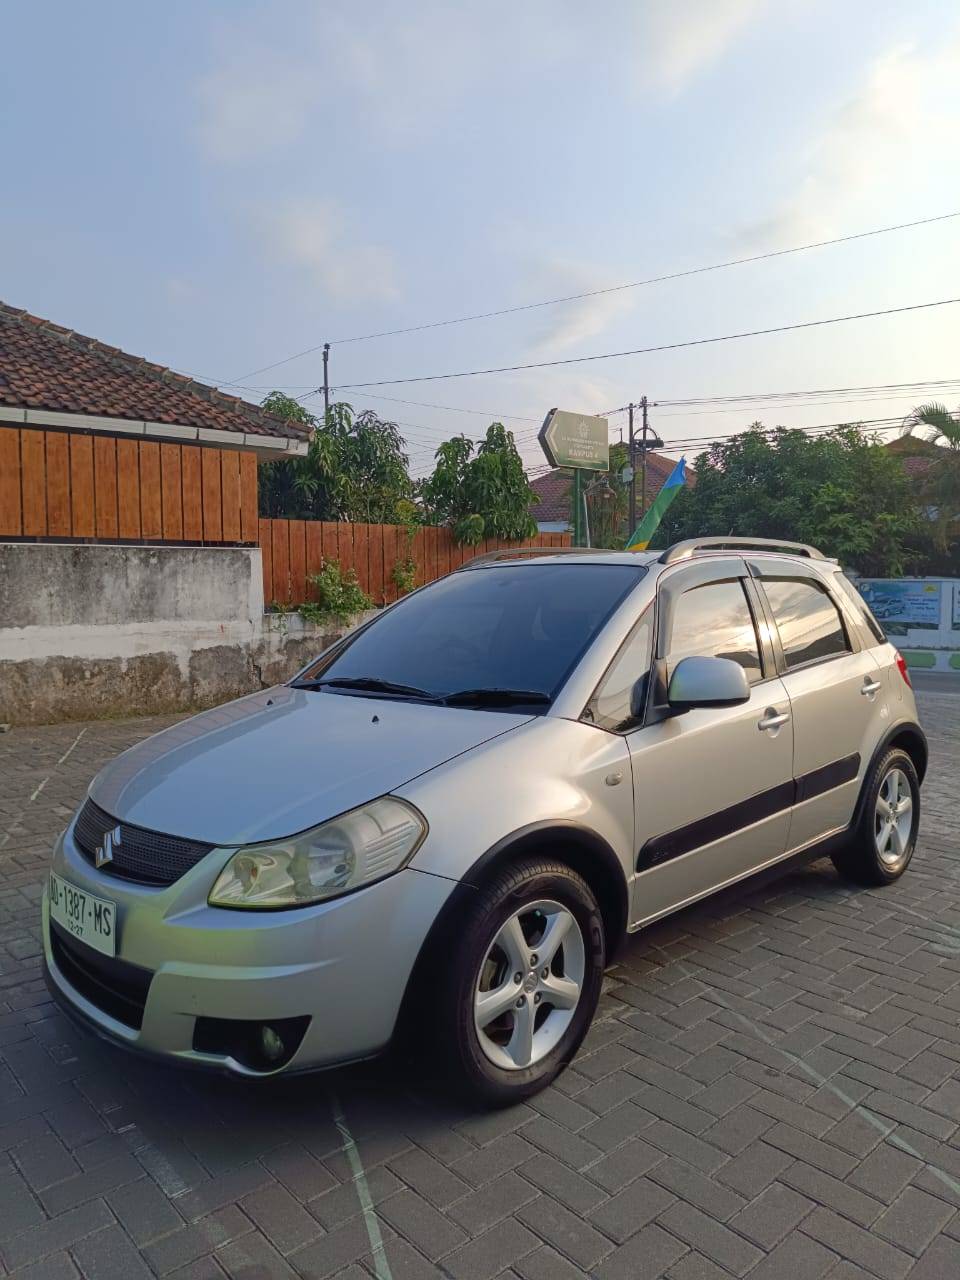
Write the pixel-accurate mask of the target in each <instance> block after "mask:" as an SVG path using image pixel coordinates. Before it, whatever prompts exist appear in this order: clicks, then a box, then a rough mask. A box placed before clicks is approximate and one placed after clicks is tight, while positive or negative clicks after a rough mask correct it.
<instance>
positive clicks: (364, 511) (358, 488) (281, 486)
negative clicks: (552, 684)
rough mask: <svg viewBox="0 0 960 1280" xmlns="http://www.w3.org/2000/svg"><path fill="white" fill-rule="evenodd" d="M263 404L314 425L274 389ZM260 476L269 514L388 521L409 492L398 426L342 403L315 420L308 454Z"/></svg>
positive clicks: (262, 507)
mask: <svg viewBox="0 0 960 1280" xmlns="http://www.w3.org/2000/svg"><path fill="white" fill-rule="evenodd" d="M263 403H264V405H265V406H267V407H269V408H270V409H271V411H272V412H274V413H276V414H277V415H278V416H280V417H291V418H296V419H297V420H298V421H309V422H312V423H314V424H316V419H314V418H313V417H312V416H311V415H310V414H308V413H306V410H304V409H303V406H302V405H300V404H298V403H297V401H295V400H290V398H289V396H284V395H283V394H282V393H281V392H279V391H272V392H271V393H270V395H269V396H267V398H266V400H265V401H264V402H263ZM301 415H305V416H301ZM265 473H267V474H265ZM260 475H261V482H260V495H261V497H260V510H261V514H262V515H267V516H289V517H295V518H297V519H306V520H359V521H364V522H367V523H373V524H387V523H390V522H392V521H394V520H396V519H397V518H398V511H399V510H400V509H401V504H402V503H404V502H409V501H410V499H411V498H412V497H413V493H414V485H413V481H412V480H411V478H410V472H409V470H408V458H407V455H406V453H405V452H404V449H403V437H402V436H401V434H400V428H399V426H398V425H397V424H396V423H395V422H387V421H384V420H383V419H381V418H379V417H378V416H377V414H376V413H374V412H373V410H372V409H367V410H365V411H364V412H363V413H360V414H357V415H356V416H355V415H354V412H353V409H352V408H351V407H350V405H348V404H343V403H339V404H334V405H331V406H330V412H329V413H328V414H327V416H326V418H325V420H324V421H323V422H322V423H319V424H316V429H315V431H314V433H313V435H312V437H311V439H310V445H309V452H308V453H307V456H306V457H305V458H292V459H290V460H289V461H284V462H271V463H267V465H266V466H265V467H262V468H261V471H260Z"/></svg>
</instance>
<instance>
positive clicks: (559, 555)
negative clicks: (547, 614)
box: [463, 547, 658, 569]
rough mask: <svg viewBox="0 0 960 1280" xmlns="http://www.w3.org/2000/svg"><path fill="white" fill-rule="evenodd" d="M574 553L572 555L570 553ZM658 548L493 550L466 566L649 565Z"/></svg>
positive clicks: (486, 567) (481, 567)
mask: <svg viewBox="0 0 960 1280" xmlns="http://www.w3.org/2000/svg"><path fill="white" fill-rule="evenodd" d="M571 553H573V554H571ZM657 555H658V552H656V551H606V550H604V549H602V548H596V549H594V548H591V547H558V548H555V549H551V548H550V547H544V548H543V550H542V551H540V550H539V549H537V548H531V549H530V552H529V553H528V554H526V555H516V556H511V555H509V554H505V555H503V554H500V553H497V552H493V553H491V554H490V555H484V556H478V557H477V558H476V559H475V560H473V561H468V562H467V563H466V564H465V565H464V566H463V568H464V569H493V568H501V569H502V568H504V567H505V566H510V567H514V566H520V565H528V564H565V565H571V564H577V565H580V564H584V565H588V564H621V565H630V566H632V567H634V568H636V567H637V566H639V565H643V566H646V565H649V564H651V563H652V562H653V561H654V560H656V559H657Z"/></svg>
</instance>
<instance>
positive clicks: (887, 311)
mask: <svg viewBox="0 0 960 1280" xmlns="http://www.w3.org/2000/svg"><path fill="white" fill-rule="evenodd" d="M957 302H960V298H943V299H941V300H939V301H937V302H914V303H912V304H910V305H909V306H904V307H885V308H883V309H882V310H880V311H860V312H857V313H855V314H853V315H848V316H831V317H829V318H827V319H825V320H805V321H803V322H800V323H797V324H781V325H774V326H773V327H771V328H768V329H747V330H745V331H743V332H742V333H725V334H721V335H720V336H719V337H713V338H691V339H688V340H687V341H685V342H666V343H662V344H661V345H659V346H656V347H636V348H634V349H633V350H630V351H606V352H603V353H602V354H600V355H595V356H569V357H568V358H567V359H565V360H538V361H535V362H532V363H530V364H507V365H499V366H497V367H496V368H491V369H465V370H461V371H459V372H457V373H430V374H421V375H419V376H418V377H415V378H381V379H379V380H377V381H374V382H346V383H341V384H340V386H338V387H335V388H334V390H336V391H359V390H362V389H363V388H364V387H394V386H400V385H401V384H408V383H411V382H442V381H445V380H447V379H450V378H476V377H480V376H483V375H485V374H491V373H522V372H524V371H525V370H528V369H555V368H558V367H560V366H562V365H571V364H587V363H590V362H592V361H595V360H618V359H621V358H622V357H624V356H643V355H651V354H653V353H655V352H658V351H677V350H679V349H680V348H683V347H703V346H707V345H709V344H711V343H716V342H734V341H736V340H737V339H740V338H760V337H765V336H767V335H769V334H773V333H788V332H792V331H795V330H798V329H816V328H819V327H821V326H823V325H828V324H845V323H847V322H848V321H851V320H872V319H875V318H876V317H877V316H893V315H902V314H903V313H904V312H907V311H926V310H929V309H930V308H932V307H948V306H952V305H953V304H955V303H957Z"/></svg>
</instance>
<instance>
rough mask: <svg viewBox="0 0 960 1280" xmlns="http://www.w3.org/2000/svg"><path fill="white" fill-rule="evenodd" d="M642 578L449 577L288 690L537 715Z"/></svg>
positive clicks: (497, 573) (524, 573)
mask: <svg viewBox="0 0 960 1280" xmlns="http://www.w3.org/2000/svg"><path fill="white" fill-rule="evenodd" d="M645 572H646V570H645V568H644V566H643V565H640V564H638V565H623V564H597V563H593V564H582V563H580V564H556V563H552V564H522V565H508V566H500V565H497V566H494V567H492V568H489V569H487V568H484V569H473V570H467V571H465V572H460V573H453V574H451V575H450V576H449V577H446V578H442V579H440V581H439V582H436V583H433V584H432V585H431V586H429V587H427V588H425V589H424V590H422V591H418V592H417V593H416V594H414V595H412V596H411V597H410V598H409V599H408V600H404V601H402V602H401V603H400V604H398V605H397V606H395V607H394V608H393V609H391V610H390V611H389V612H387V613H385V614H384V615H383V617H382V618H379V619H377V620H376V621H375V622H374V623H373V624H372V625H371V626H369V627H367V628H365V629H363V630H361V631H358V632H357V634H356V636H355V637H353V638H352V639H348V640H347V643H346V645H345V646H344V647H342V648H340V649H339V650H337V651H335V652H334V653H333V654H330V655H326V656H324V657H322V658H319V659H318V660H317V661H316V662H315V663H314V664H313V666H312V667H309V668H308V669H307V670H306V671H305V672H304V673H303V675H302V676H300V678H299V679H298V680H297V681H296V683H297V684H298V685H299V686H301V687H313V688H321V689H324V690H327V691H329V692H333V693H340V694H350V693H352V694H354V695H360V696H377V695H379V696H385V697H409V698H413V699H416V698H420V699H421V700H429V701H436V702H441V701H444V700H449V703H450V705H456V706H474V707H478V708H483V709H487V710H496V709H497V708H500V709H502V708H504V707H506V706H514V707H515V706H520V705H526V706H529V708H530V709H531V710H535V709H538V708H539V709H541V710H542V709H543V707H544V706H545V705H548V704H549V702H550V701H551V700H552V699H553V697H554V696H555V695H556V693H557V691H558V690H559V688H560V686H561V685H562V684H563V682H564V680H565V679H566V677H567V675H568V674H569V672H570V671H571V669H572V668H573V666H574V665H575V664H576V662H577V661H578V659H579V658H580V656H581V655H582V654H583V652H584V651H585V650H586V648H587V646H588V645H589V644H590V642H591V641H592V640H593V638H594V637H595V636H596V635H597V633H598V631H599V630H600V629H601V627H602V626H603V624H604V623H605V622H606V620H607V618H608V617H609V616H610V614H611V613H612V612H613V610H614V609H615V608H616V607H617V605H618V604H619V603H620V601H621V600H622V599H623V598H624V596H625V595H626V594H627V592H628V591H630V589H631V588H632V587H634V586H636V584H637V583H638V582H639V581H640V579H641V578H642V577H643V575H644V573H645Z"/></svg>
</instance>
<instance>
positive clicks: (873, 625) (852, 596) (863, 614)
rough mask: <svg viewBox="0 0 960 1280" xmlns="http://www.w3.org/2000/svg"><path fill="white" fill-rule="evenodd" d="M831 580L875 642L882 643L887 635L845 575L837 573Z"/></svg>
mask: <svg viewBox="0 0 960 1280" xmlns="http://www.w3.org/2000/svg"><path fill="white" fill-rule="evenodd" d="M833 580H834V582H835V583H836V584H837V586H838V587H839V588H840V590H841V591H842V592H843V594H844V595H845V596H846V597H847V599H848V600H849V601H850V603H851V604H852V605H853V607H854V609H855V610H856V613H857V615H858V616H859V617H860V618H861V619H862V621H863V622H864V623H865V624H866V627H867V630H868V631H869V632H870V634H871V635H872V636H873V638H874V640H876V642H877V644H884V643H885V642H886V639H887V637H886V636H885V635H884V632H883V627H881V625H880V623H879V622H878V621H877V620H876V618H875V617H874V616H873V612H872V610H871V609H870V606H869V605H868V604H867V602H866V600H864V598H863V596H862V595H861V594H860V592H859V591H858V590H857V588H856V587H855V586H854V585H853V583H852V582H851V581H850V579H849V578H847V577H845V576H844V574H842V573H838V574H836V575H835V576H834V579H833Z"/></svg>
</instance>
